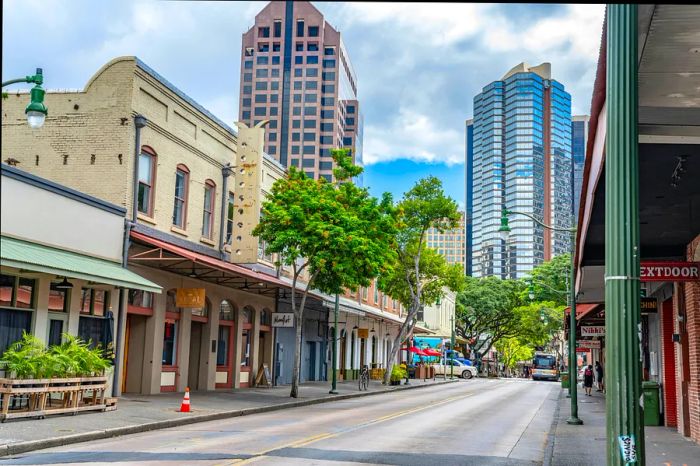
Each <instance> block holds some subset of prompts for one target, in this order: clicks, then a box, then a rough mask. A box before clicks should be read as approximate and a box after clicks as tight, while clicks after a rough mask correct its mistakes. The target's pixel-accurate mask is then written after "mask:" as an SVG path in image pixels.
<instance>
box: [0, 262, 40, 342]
mask: <svg viewBox="0 0 700 466" xmlns="http://www.w3.org/2000/svg"><path fill="white" fill-rule="evenodd" d="M0 307H14V308H19V309H32V308H33V307H34V280H32V279H29V278H21V277H15V276H12V275H0ZM20 337H21V335H20Z"/></svg>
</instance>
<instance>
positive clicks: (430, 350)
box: [423, 348, 442, 356]
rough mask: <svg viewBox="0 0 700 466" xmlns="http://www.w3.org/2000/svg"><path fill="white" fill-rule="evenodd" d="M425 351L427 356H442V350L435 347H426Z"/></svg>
mask: <svg viewBox="0 0 700 466" xmlns="http://www.w3.org/2000/svg"><path fill="white" fill-rule="evenodd" d="M423 353H425V354H426V355H427V356H442V353H441V352H439V351H438V350H436V349H433V348H425V349H424V350H423Z"/></svg>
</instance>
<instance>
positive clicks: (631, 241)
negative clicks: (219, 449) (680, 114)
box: [605, 4, 645, 466]
mask: <svg viewBox="0 0 700 466" xmlns="http://www.w3.org/2000/svg"><path fill="white" fill-rule="evenodd" d="M607 8H608V19H607V82H606V94H607V141H606V158H605V245H606V247H605V327H606V337H605V338H606V355H605V361H606V363H607V370H606V374H605V377H606V379H607V383H606V385H607V387H608V391H607V396H606V400H605V401H606V415H607V416H606V421H607V425H606V430H607V464H608V466H621V465H623V464H627V462H626V461H625V460H624V458H623V456H622V453H621V448H620V445H621V442H623V443H624V444H625V445H629V448H630V449H631V450H634V451H635V452H636V461H637V463H639V464H645V459H644V458H645V455H644V426H643V422H642V410H641V407H640V406H639V399H640V396H641V383H642V377H641V362H640V358H639V346H640V339H639V320H640V319H639V314H640V313H639V309H640V281H639V275H640V266H639V154H638V147H637V145H638V142H639V138H638V128H637V125H638V120H639V118H638V113H637V112H638V108H637V106H638V95H637V83H638V79H637V60H638V54H637V41H638V40H639V39H638V36H637V16H638V15H637V5H631V4H609V5H608V7H607ZM627 439H630V440H629V441H627Z"/></svg>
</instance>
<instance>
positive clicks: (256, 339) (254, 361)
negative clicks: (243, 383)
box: [248, 309, 262, 387]
mask: <svg viewBox="0 0 700 466" xmlns="http://www.w3.org/2000/svg"><path fill="white" fill-rule="evenodd" d="M260 312H261V310H260V309H255V311H254V312H252V313H251V317H252V318H253V322H252V324H253V328H252V329H251V330H250V331H251V332H252V334H251V335H250V379H249V385H248V386H249V387H254V386H255V379H256V378H257V377H258V367H259V366H260V361H259V360H258V356H259V354H258V353H259V351H258V349H259V348H260V345H262V341H260Z"/></svg>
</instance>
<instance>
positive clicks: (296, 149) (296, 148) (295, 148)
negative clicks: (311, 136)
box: [292, 146, 299, 155]
mask: <svg viewBox="0 0 700 466" xmlns="http://www.w3.org/2000/svg"><path fill="white" fill-rule="evenodd" d="M292 154H297V155H298V154H299V146H292Z"/></svg>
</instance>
